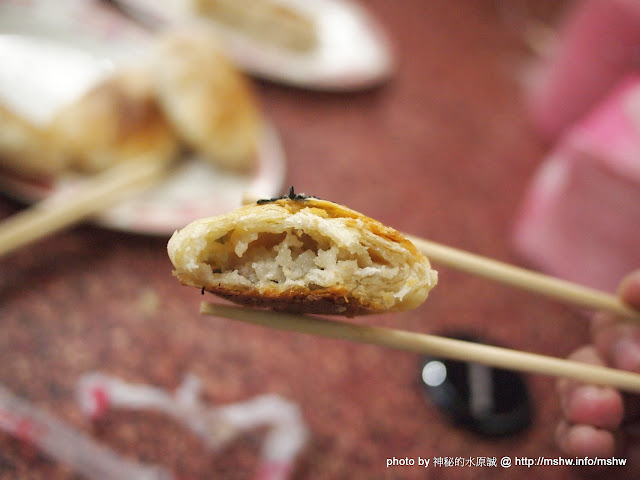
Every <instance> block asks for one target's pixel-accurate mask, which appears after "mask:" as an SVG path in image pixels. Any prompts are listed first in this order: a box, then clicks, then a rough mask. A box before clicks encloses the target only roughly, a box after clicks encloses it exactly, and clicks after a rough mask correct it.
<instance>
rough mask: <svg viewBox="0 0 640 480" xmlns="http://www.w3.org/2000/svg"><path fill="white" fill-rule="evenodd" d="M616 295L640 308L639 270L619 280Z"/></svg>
mask: <svg viewBox="0 0 640 480" xmlns="http://www.w3.org/2000/svg"><path fill="white" fill-rule="evenodd" d="M618 295H619V296H620V298H621V299H622V301H623V302H625V303H628V304H629V305H631V306H632V307H636V308H640V270H636V271H635V272H633V273H630V274H629V275H627V276H626V277H625V278H624V279H623V280H622V282H620V287H619V288H618Z"/></svg>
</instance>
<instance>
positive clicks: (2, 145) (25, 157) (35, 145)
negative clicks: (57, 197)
mask: <svg viewBox="0 0 640 480" xmlns="http://www.w3.org/2000/svg"><path fill="white" fill-rule="evenodd" d="M0 167H3V168H6V169H7V170H9V171H11V172H14V173H17V174H19V175H22V176H25V177H40V176H51V175H56V174H58V173H60V172H62V171H63V170H64V169H65V168H66V167H67V158H66V156H65V155H64V154H63V152H62V149H61V148H60V145H59V142H57V141H56V139H55V137H53V136H52V135H50V133H49V132H48V131H47V130H46V129H43V128H40V127H38V126H36V125H34V124H32V123H31V122H29V121H28V120H27V119H25V118H23V117H21V116H19V115H18V114H16V113H14V112H13V111H12V110H11V109H9V108H8V107H6V106H4V105H3V104H2V103H0Z"/></svg>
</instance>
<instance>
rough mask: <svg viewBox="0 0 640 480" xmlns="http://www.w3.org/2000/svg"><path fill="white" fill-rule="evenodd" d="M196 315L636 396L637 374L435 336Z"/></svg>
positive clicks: (266, 317) (229, 314)
mask: <svg viewBox="0 0 640 480" xmlns="http://www.w3.org/2000/svg"><path fill="white" fill-rule="evenodd" d="M200 313H202V314H205V315H212V316H216V317H222V318H227V319H230V320H239V321H241V322H246V323H251V324H254V325H261V326H264V327H270V328H275V329H279V330H287V331H291V332H299V333H307V334H311V335H320V336H323V337H329V338H337V339H342V340H348V341H352V342H359V343H369V344H373V345H378V346H382V347H389V348H395V349H399V350H406V351H410V352H414V353H421V354H425V355H433V356H436V357H441V358H447V359H453V360H460V361H464V362H473V363H479V364H483V365H487V366H490V367H495V368H501V369H505V370H517V371H522V372H530V373H538V374H543V375H551V376H554V377H564V378H570V379H573V380H578V381H580V382H585V383H594V384H598V385H606V386H610V387H615V388H617V389H620V390H624V391H628V392H635V393H640V374H635V373H631V372H625V371H622V370H616V369H613V368H607V367H601V366H596V365H588V364H585V363H580V362H575V361H571V360H563V359H559V358H555V357H549V356H545V355H538V354H534V353H527V352H521V351H517V350H510V349H507V348H501V347H493V346H489V345H482V344H477V343H472V342H466V341H462V340H454V339H450V338H445V337H439V336H435V335H427V334H423V333H415V332H408V331H404V330H395V329H389V328H381V327H372V326H365V325H356V324H352V323H347V322H343V321H335V320H328V319H325V318H320V317H311V316H307V315H295V314H291V313H282V312H274V311H268V310H254V309H249V308H243V307H237V306H231V305H222V304H218V303H210V302H202V303H201V305H200Z"/></svg>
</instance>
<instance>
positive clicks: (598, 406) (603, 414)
mask: <svg viewBox="0 0 640 480" xmlns="http://www.w3.org/2000/svg"><path fill="white" fill-rule="evenodd" d="M569 358H570V359H571V360H575V361H580V362H584V363H589V364H592V365H603V364H604V362H603V360H602V358H601V357H600V356H599V355H598V353H597V351H596V349H595V348H594V347H592V346H586V347H583V348H581V349H579V350H577V351H576V352H574V353H573V354H572V355H571V356H570V357H569ZM558 390H559V393H560V400H561V406H562V411H563V414H564V418H565V420H566V421H567V422H569V423H572V424H586V425H591V426H594V427H597V428H606V429H614V428H617V427H618V426H619V425H620V423H621V422H622V419H623V416H624V402H623V399H622V395H621V394H620V392H618V391H617V390H614V389H613V388H609V387H600V386H596V385H585V384H580V383H578V382H573V381H564V382H561V383H559V385H558Z"/></svg>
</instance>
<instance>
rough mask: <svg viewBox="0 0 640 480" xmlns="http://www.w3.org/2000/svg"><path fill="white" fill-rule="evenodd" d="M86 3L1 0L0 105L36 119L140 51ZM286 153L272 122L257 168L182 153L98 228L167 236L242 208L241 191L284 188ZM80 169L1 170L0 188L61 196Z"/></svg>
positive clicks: (32, 197)
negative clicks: (37, 174) (35, 175)
mask: <svg viewBox="0 0 640 480" xmlns="http://www.w3.org/2000/svg"><path fill="white" fill-rule="evenodd" d="M103 8H104V7H100V6H99V5H97V4H95V3H94V2H93V1H91V0H64V1H62V2H59V1H56V0H29V1H28V2H25V1H21V0H3V1H2V2H0V58H2V66H1V68H0V102H2V103H3V104H5V105H7V106H9V107H10V108H12V109H13V110H14V111H16V112H18V113H19V114H21V115H23V116H25V117H26V118H28V119H30V120H31V121H33V122H34V123H37V124H46V122H47V121H49V120H50V118H51V116H52V115H53V113H54V112H55V111H56V109H58V108H60V107H62V106H63V105H64V104H65V103H67V102H70V101H72V100H74V99H75V98H77V97H78V96H79V95H81V94H82V93H84V92H85V91H86V90H87V89H88V88H90V87H91V86H92V85H93V84H95V82H96V81H98V80H99V79H101V78H103V77H104V76H105V75H106V74H108V73H109V72H111V71H113V69H114V68H116V65H117V63H118V62H119V61H128V60H131V58H133V57H134V56H135V55H137V54H139V53H140V51H141V50H142V49H143V48H144V44H145V42H147V41H148V37H149V35H148V34H147V33H146V32H144V31H143V30H141V29H140V28H139V27H138V26H136V25H134V24H130V22H129V21H128V20H127V19H122V18H120V16H118V15H114V14H113V12H112V11H110V10H108V9H107V10H104V9H103ZM284 176H285V157H284V153H283V150H282V146H281V143H280V139H279V136H278V134H277V132H276V131H275V129H274V128H273V127H272V126H270V127H269V128H267V129H266V131H265V133H264V135H263V137H262V139H261V142H260V144H259V153H258V166H257V168H256V169H255V170H254V171H253V172H252V173H251V174H248V175H240V174H234V173H230V172H228V171H225V170H223V169H220V168H217V167H215V166H214V165H212V164H211V163H209V162H207V161H205V160H203V159H199V158H197V157H196V156H190V157H188V158H182V159H180V161H179V162H178V164H177V166H176V168H175V171H174V173H173V174H172V175H171V177H170V178H168V179H167V180H165V181H164V182H162V183H161V184H159V185H157V186H155V187H154V188H151V189H149V190H147V191H145V192H143V193H141V194H139V195H137V196H135V197H132V198H130V199H129V200H127V201H126V202H123V203H121V204H119V205H117V206H115V207H112V208H109V209H107V210H105V211H104V212H102V213H101V214H100V215H98V216H97V217H96V221H97V222H98V223H100V224H101V225H104V226H107V227H111V228H117V229H123V230H128V231H134V232H139V233H148V234H159V235H164V234H170V233H173V231H175V230H176V229H178V228H181V227H183V226H184V225H186V224H187V223H189V222H190V221H192V220H194V219H196V218H200V217H205V216H210V215H216V214H218V213H222V212H224V211H228V210H230V209H232V208H235V207H237V206H239V205H240V204H241V202H242V198H243V196H244V195H245V194H248V195H250V196H251V197H258V198H270V197H273V196H276V195H277V194H279V193H280V192H281V191H282V186H283V185H282V184H283V181H284ZM82 180H83V177H82V176H81V175H78V174H71V173H69V174H65V175H62V176H61V177H59V178H55V179H47V178H42V179H38V180H37V181H34V180H27V179H24V178H21V177H18V176H14V175H11V174H10V173H6V172H3V173H2V174H0V188H1V189H3V190H4V191H5V192H6V193H8V194H10V195H12V196H14V197H16V198H19V199H21V200H24V201H27V202H37V201H39V200H42V199H44V198H47V197H49V196H51V195H56V194H58V193H63V192H65V191H67V190H68V189H70V188H73V186H74V184H77V183H78V182H81V181H82Z"/></svg>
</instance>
